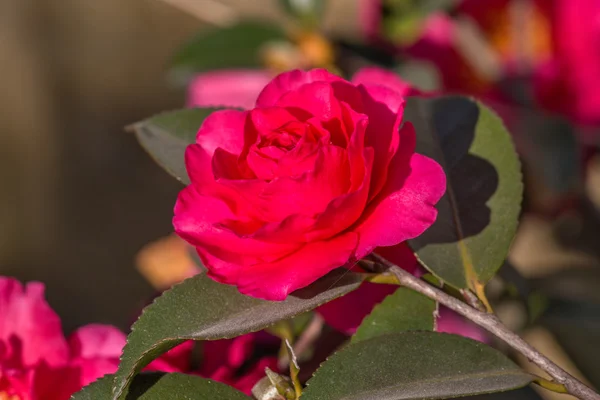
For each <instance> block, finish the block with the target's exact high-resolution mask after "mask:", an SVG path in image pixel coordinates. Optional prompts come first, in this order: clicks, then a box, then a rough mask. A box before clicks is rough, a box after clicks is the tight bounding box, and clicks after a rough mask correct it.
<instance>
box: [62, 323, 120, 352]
mask: <svg viewBox="0 0 600 400" xmlns="http://www.w3.org/2000/svg"><path fill="white" fill-rule="evenodd" d="M126 342H127V341H126V338H125V334H124V333H123V332H121V331H120V330H119V329H117V328H116V327H114V326H111V325H101V324H90V325H86V326H84V327H82V328H79V329H77V330H76V331H75V332H74V333H73V334H72V335H71V336H70V337H69V347H70V350H71V357H75V358H88V359H92V358H96V357H104V358H116V359H118V358H119V357H120V356H121V350H123V346H125V343H126Z"/></svg>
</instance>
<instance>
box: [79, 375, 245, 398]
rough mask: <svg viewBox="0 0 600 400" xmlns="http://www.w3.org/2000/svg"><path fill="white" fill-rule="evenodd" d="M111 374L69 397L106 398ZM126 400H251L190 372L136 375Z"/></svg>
mask: <svg viewBox="0 0 600 400" xmlns="http://www.w3.org/2000/svg"><path fill="white" fill-rule="evenodd" d="M112 383H113V375H107V376H105V377H104V378H102V379H100V380H98V381H96V382H94V383H92V384H91V385H89V386H86V387H85V388H83V390H81V391H80V392H79V393H76V394H74V395H73V397H71V399H72V400H109V399H110V398H112ZM124 399H125V400H206V399H210V400H250V399H251V397H248V396H246V395H245V394H243V393H241V392H239V391H237V390H235V389H233V388H232V387H230V386H227V385H225V384H222V383H219V382H215V381H212V380H209V379H204V378H200V377H198V376H193V375H184V374H162V373H150V374H141V375H138V376H137V377H136V378H135V379H134V381H133V383H132V384H131V386H130V388H129V390H128V391H127V394H126V396H125V397H124Z"/></svg>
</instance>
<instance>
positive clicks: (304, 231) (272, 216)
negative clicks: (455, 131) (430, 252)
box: [173, 69, 445, 300]
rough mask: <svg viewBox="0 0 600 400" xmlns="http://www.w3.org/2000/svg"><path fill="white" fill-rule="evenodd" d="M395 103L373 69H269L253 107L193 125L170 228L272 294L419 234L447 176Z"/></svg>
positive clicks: (223, 271) (221, 273)
mask: <svg viewBox="0 0 600 400" xmlns="http://www.w3.org/2000/svg"><path fill="white" fill-rule="evenodd" d="M403 108H404V97H403V95H402V93H400V92H398V91H397V90H394V89H393V88H392V87H389V86H386V84H385V82H382V81H381V76H380V75H379V74H373V73H359V74H358V75H357V78H355V79H354V80H353V81H352V82H348V81H346V80H344V79H342V78H340V77H338V76H336V75H333V74H331V73H329V72H327V71H326V70H322V69H316V70H311V71H307V72H305V71H299V70H295V71H291V72H286V73H283V74H281V75H279V76H277V77H276V78H274V79H273V80H272V81H271V82H270V83H269V84H268V85H267V86H266V87H265V88H264V89H263V90H262V92H261V93H260V95H259V96H258V98H257V100H256V104H255V107H254V108H253V109H251V110H247V111H238V110H222V111H217V112H214V113H213V114H211V115H210V116H209V117H208V118H207V119H206V120H205V121H204V123H203V124H202V126H201V127H200V130H199V131H198V134H197V136H196V143H195V144H192V145H190V146H189V147H188V148H187V150H186V157H185V158H186V167H187V171H188V174H189V176H190V179H191V184H190V185H189V186H188V187H187V188H186V189H185V190H183V191H182V192H181V193H180V195H179V198H178V200H177V204H176V205H175V216H174V219H173V224H174V227H175V231H176V232H177V233H178V234H179V235H180V236H181V237H182V238H184V239H185V240H186V241H188V242H189V243H190V244H192V245H193V246H195V247H196V248H197V251H198V253H199V255H200V257H201V258H202V261H203V263H204V265H205V266H206V267H207V269H208V275H209V276H210V277H212V278H213V279H215V280H217V281H219V282H222V283H225V284H231V285H236V286H237V287H238V289H239V291H240V292H242V293H244V294H248V295H251V296H254V297H258V298H263V299H269V300H283V299H285V297H286V296H287V295H288V294H289V293H290V292H292V291H294V290H296V289H299V288H302V287H304V286H307V285H308V284H310V283H312V282H314V281H315V280H316V279H318V278H319V277H321V276H323V275H325V274H326V273H328V272H329V271H331V270H333V269H335V268H338V267H340V266H351V265H352V264H353V263H354V262H356V260H359V259H360V258H362V257H363V256H365V255H367V254H369V253H370V252H371V251H373V249H375V248H376V247H379V246H395V245H397V244H399V243H402V242H404V241H405V240H407V239H411V238H414V237H416V236H418V235H420V234H421V233H422V232H423V231H424V230H425V229H427V228H428V227H429V226H431V224H432V223H433V222H434V220H435V218H436V214H437V212H436V209H435V204H436V203H437V201H438V200H439V199H440V198H441V196H442V195H443V193H444V191H445V175H444V172H443V170H442V168H441V167H440V165H439V164H437V163H436V162H435V161H433V160H431V159H429V158H427V157H425V156H423V155H420V154H416V153H415V152H414V149H415V132H414V128H413V126H412V125H411V124H410V123H404V124H403V123H402V122H403V121H402V115H403Z"/></svg>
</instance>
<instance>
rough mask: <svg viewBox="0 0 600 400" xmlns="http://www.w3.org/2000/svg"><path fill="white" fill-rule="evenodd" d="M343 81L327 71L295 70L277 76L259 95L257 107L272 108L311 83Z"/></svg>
mask: <svg viewBox="0 0 600 400" xmlns="http://www.w3.org/2000/svg"><path fill="white" fill-rule="evenodd" d="M341 80H343V79H342V78H340V77H339V76H337V75H334V74H332V73H331V72H329V71H327V70H326V69H313V70H310V71H301V70H298V69H297V70H294V71H289V72H284V73H282V74H280V75H278V76H276V77H275V78H274V79H273V80H272V81H271V82H270V83H269V84H268V85H267V86H265V88H264V89H263V91H262V92H260V94H259V95H258V99H257V100H256V107H272V106H274V105H275V104H277V101H278V100H279V98H281V97H282V96H283V95H284V94H286V93H288V92H290V91H292V90H296V89H298V88H299V87H301V86H303V85H305V84H307V83H311V82H334V81H341Z"/></svg>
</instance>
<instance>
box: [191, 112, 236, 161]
mask: <svg viewBox="0 0 600 400" xmlns="http://www.w3.org/2000/svg"><path fill="white" fill-rule="evenodd" d="M247 115H248V113H247V112H246V111H239V110H219V111H215V112H213V113H212V114H210V115H209V116H208V117H207V118H206V119H205V120H204V122H203V123H202V126H200V129H199V130H198V133H197V134H196V143H197V144H199V145H200V146H202V149H203V150H204V151H205V152H206V153H207V154H208V156H209V157H211V158H212V155H213V154H214V152H215V150H216V149H217V148H221V149H223V150H226V151H228V152H229V153H233V154H240V153H241V152H242V149H243V147H244V126H245V124H246V117H247Z"/></svg>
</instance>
